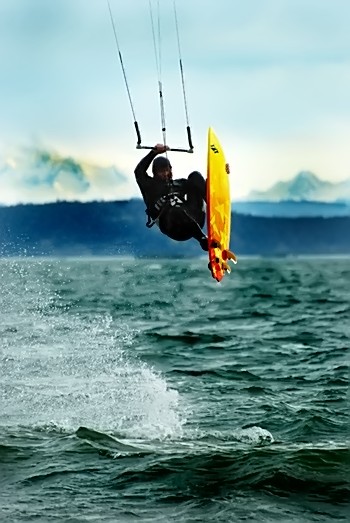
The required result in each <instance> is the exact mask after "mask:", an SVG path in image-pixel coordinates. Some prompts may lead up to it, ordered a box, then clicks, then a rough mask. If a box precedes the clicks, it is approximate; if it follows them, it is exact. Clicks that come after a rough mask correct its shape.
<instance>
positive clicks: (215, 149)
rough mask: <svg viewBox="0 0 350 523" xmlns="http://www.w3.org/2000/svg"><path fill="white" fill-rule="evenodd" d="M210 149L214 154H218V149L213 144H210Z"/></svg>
mask: <svg viewBox="0 0 350 523" xmlns="http://www.w3.org/2000/svg"><path fill="white" fill-rule="evenodd" d="M210 149H211V150H212V151H213V153H214V154H219V150H218V149H217V148H216V147H215V145H214V144H212V145H211V146H210Z"/></svg>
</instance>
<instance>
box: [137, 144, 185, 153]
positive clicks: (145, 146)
mask: <svg viewBox="0 0 350 523" xmlns="http://www.w3.org/2000/svg"><path fill="white" fill-rule="evenodd" d="M136 149H153V150H154V145H153V146H151V145H141V144H137V146H136ZM168 150H169V151H174V152H176V153H193V149H180V148H177V149H173V148H172V147H170V148H169V149H168Z"/></svg>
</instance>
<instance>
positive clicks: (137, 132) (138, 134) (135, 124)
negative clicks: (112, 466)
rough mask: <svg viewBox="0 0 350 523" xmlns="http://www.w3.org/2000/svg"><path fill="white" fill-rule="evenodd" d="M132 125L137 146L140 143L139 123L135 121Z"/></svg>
mask: <svg viewBox="0 0 350 523" xmlns="http://www.w3.org/2000/svg"><path fill="white" fill-rule="evenodd" d="M134 126H135V131H136V134H137V147H139V146H140V145H141V134H140V129H139V124H138V123H137V122H136V121H135V122H134Z"/></svg>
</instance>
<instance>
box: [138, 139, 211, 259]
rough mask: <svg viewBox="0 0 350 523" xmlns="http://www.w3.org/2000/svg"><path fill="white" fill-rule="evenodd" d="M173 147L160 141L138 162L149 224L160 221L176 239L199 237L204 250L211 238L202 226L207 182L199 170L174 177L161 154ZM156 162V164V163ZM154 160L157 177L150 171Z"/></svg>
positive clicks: (163, 228) (162, 229)
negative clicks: (174, 178) (186, 176)
mask: <svg viewBox="0 0 350 523" xmlns="http://www.w3.org/2000/svg"><path fill="white" fill-rule="evenodd" d="M168 150H169V147H167V146H165V145H162V144H157V145H155V147H154V148H153V149H152V150H151V151H150V152H149V153H148V154H147V155H146V156H145V157H144V158H143V159H142V160H141V161H140V162H139V163H138V165H137V166H136V169H135V177H136V181H137V183H138V185H139V187H140V190H141V194H142V197H143V199H144V202H145V204H146V207H147V209H146V213H147V216H148V222H147V226H148V227H152V225H153V224H154V223H157V224H158V226H159V229H160V230H161V232H162V233H163V234H165V235H166V236H169V238H172V239H173V240H177V241H185V240H189V239H190V238H195V239H196V240H197V241H198V242H199V243H200V246H201V247H202V249H203V250H205V251H207V250H208V239H207V237H206V235H205V234H204V232H203V231H202V227H203V225H204V221H205V210H204V209H205V201H206V182H205V179H204V178H203V176H202V175H201V174H200V173H199V172H198V171H193V172H192V173H191V174H190V175H189V176H188V178H180V179H177V180H173V174H172V167H171V164H170V162H169V160H168V158H166V157H165V156H158V155H160V154H162V153H165V152H166V151H168ZM152 161H153V163H152ZM151 163H152V173H153V176H149V175H148V174H147V169H148V168H149V166H150V165H151Z"/></svg>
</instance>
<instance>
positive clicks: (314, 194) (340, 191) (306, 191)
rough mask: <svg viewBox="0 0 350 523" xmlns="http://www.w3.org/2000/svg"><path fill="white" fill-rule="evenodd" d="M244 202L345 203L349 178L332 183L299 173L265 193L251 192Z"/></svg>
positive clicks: (349, 192)
mask: <svg viewBox="0 0 350 523" xmlns="http://www.w3.org/2000/svg"><path fill="white" fill-rule="evenodd" d="M244 201H247V202H248V201H249V202H252V201H265V202H280V201H294V202H302V201H314V202H325V203H328V202H329V203H335V202H340V203H341V202H347V201H350V178H348V179H346V180H343V181H341V182H336V183H332V182H328V181H323V180H321V179H320V178H318V177H317V176H316V174H314V173H313V172H311V171H300V172H299V173H298V174H297V175H296V176H294V177H293V178H291V179H290V180H287V181H279V182H277V183H275V184H274V185H272V186H271V187H270V188H269V189H267V190H266V191H251V192H250V193H249V194H248V196H247V197H246V198H245V199H244Z"/></svg>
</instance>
